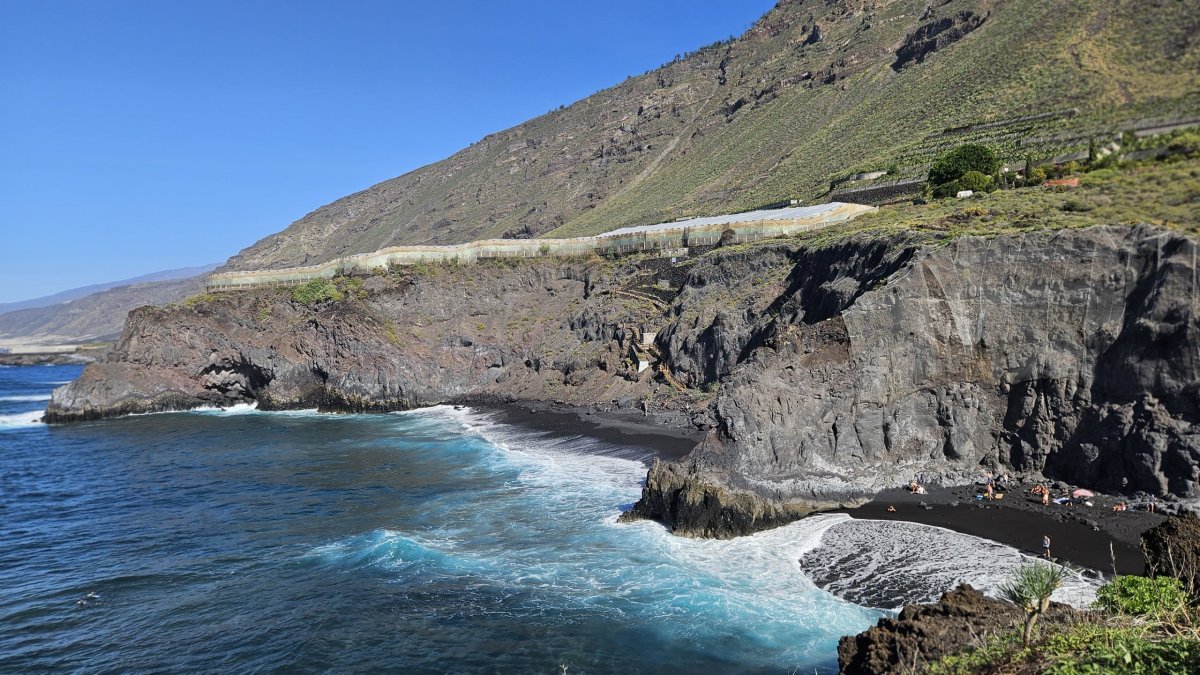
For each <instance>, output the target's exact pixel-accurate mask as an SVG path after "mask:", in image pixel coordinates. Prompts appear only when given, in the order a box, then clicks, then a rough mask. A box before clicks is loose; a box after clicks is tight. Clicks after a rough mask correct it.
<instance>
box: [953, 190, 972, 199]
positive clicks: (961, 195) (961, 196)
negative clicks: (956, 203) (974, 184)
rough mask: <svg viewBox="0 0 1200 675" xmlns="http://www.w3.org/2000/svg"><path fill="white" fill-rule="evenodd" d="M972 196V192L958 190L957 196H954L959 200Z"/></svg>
mask: <svg viewBox="0 0 1200 675" xmlns="http://www.w3.org/2000/svg"><path fill="white" fill-rule="evenodd" d="M973 194H975V191H974V190H959V191H958V194H956V195H954V196H955V197H958V198H959V199H966V198H967V197H970V196H971V195H973Z"/></svg>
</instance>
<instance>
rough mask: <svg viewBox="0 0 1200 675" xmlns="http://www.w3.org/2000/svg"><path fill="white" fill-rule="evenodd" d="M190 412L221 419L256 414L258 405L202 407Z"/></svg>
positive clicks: (241, 404) (242, 404)
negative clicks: (217, 416) (215, 416)
mask: <svg viewBox="0 0 1200 675" xmlns="http://www.w3.org/2000/svg"><path fill="white" fill-rule="evenodd" d="M191 412H196V413H200V414H202V415H219V416H221V417H229V416H233V415H248V414H250V413H253V412H258V403H257V402H254V403H235V404H234V405H230V406H225V407H223V408H217V407H213V406H204V407H201V408H196V409H194V410H192V411H191Z"/></svg>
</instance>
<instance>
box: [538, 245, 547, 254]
mask: <svg viewBox="0 0 1200 675" xmlns="http://www.w3.org/2000/svg"><path fill="white" fill-rule="evenodd" d="M538 255H542V256H546V255H550V244H542V245H541V246H539V247H538Z"/></svg>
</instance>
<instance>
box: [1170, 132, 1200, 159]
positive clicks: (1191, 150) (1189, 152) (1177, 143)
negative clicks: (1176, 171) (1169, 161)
mask: <svg viewBox="0 0 1200 675" xmlns="http://www.w3.org/2000/svg"><path fill="white" fill-rule="evenodd" d="M1167 152H1168V153H1169V154H1170V155H1176V156H1180V157H1186V158H1192V157H1200V132H1195V131H1188V132H1185V133H1181V134H1179V135H1177V136H1175V137H1174V138H1172V139H1171V144H1170V145H1168V146H1167Z"/></svg>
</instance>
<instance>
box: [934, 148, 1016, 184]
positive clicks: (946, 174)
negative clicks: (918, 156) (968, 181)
mask: <svg viewBox="0 0 1200 675" xmlns="http://www.w3.org/2000/svg"><path fill="white" fill-rule="evenodd" d="M999 168H1000V160H999V159H997V157H996V153H994V152H992V149H991V148H989V147H987V146H986V145H980V144H978V143H968V144H966V145H960V146H958V147H957V148H954V149H953V150H949V151H947V152H946V153H944V154H943V155H942V156H941V157H939V158H938V159H937V161H935V162H934V163H933V166H932V167H930V168H929V182H930V183H933V184H934V185H943V184H945V183H949V182H952V181H956V180H958V179H959V178H962V177H963V174H965V173H967V172H968V171H978V172H979V173H982V174H984V175H985V176H990V175H991V174H993V173H996V171H997V170H998V169H999Z"/></svg>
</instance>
